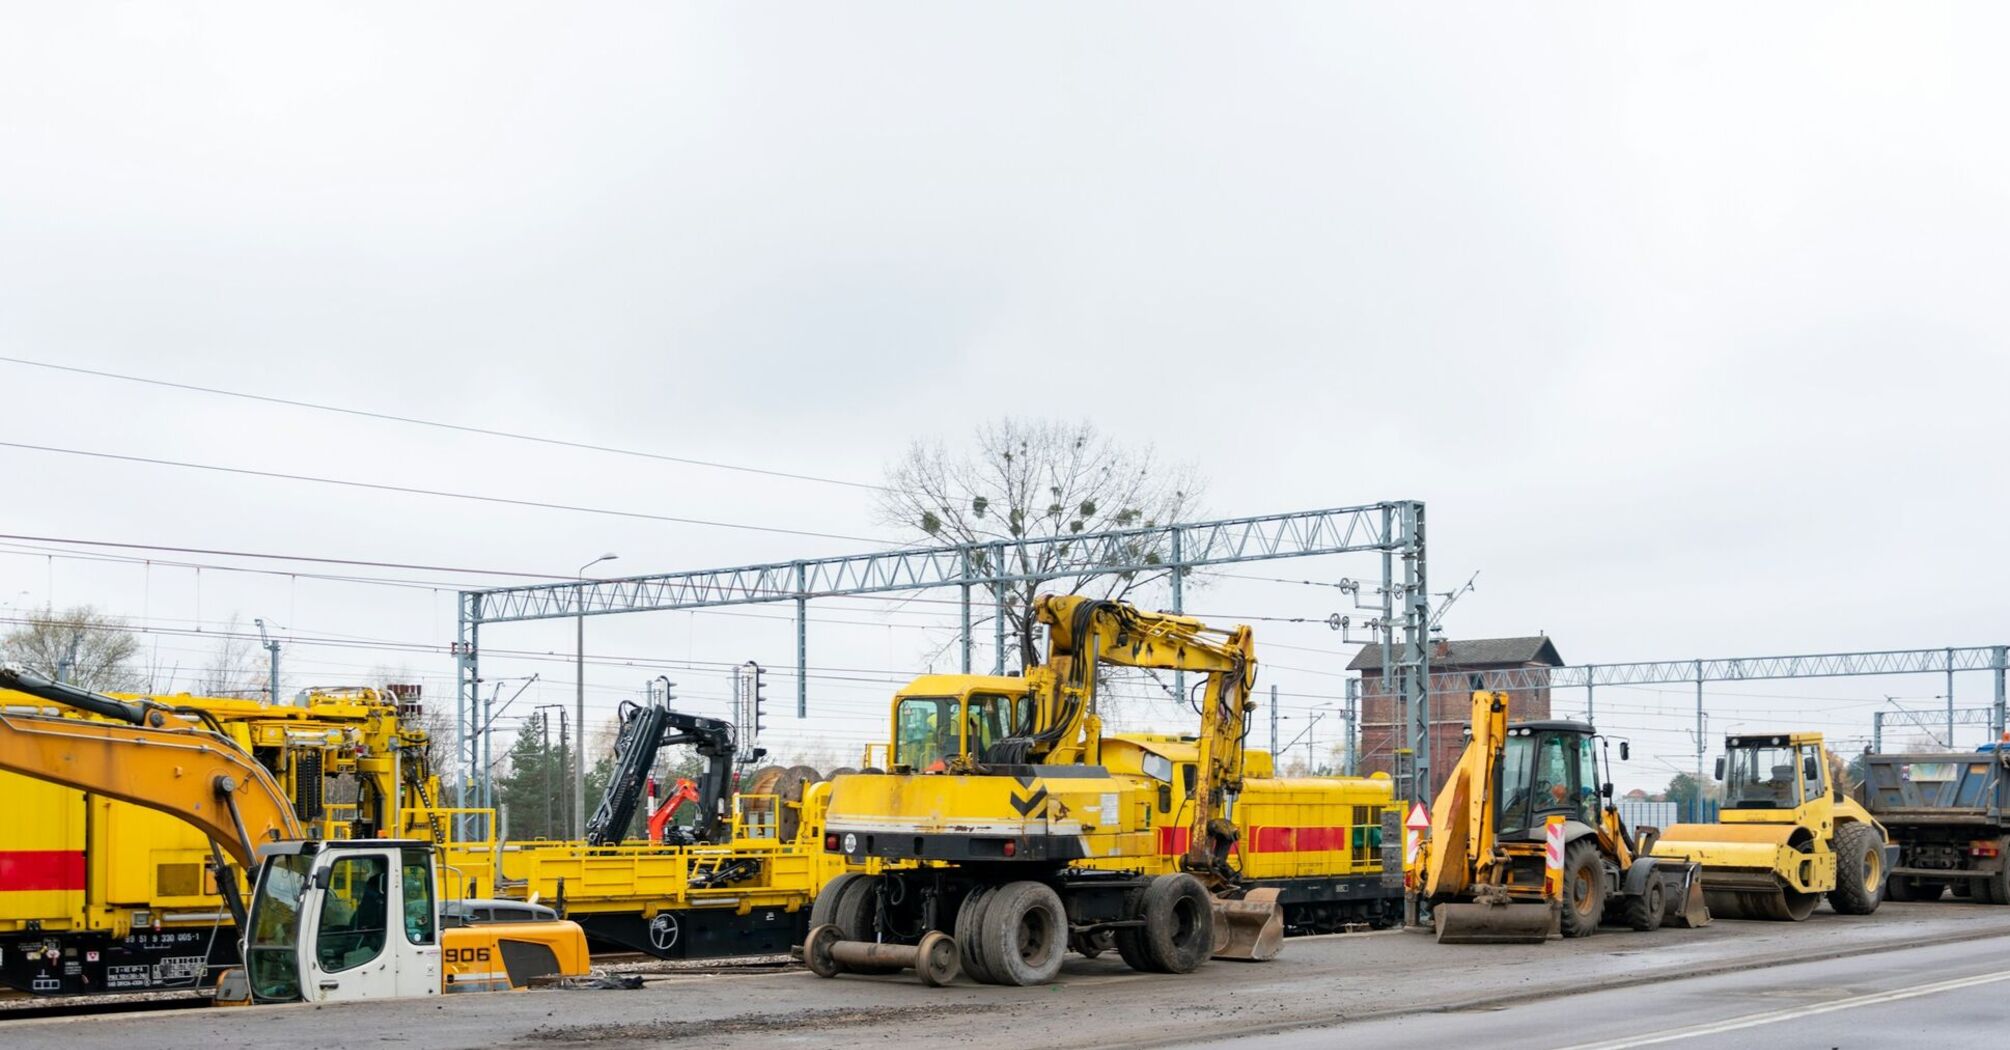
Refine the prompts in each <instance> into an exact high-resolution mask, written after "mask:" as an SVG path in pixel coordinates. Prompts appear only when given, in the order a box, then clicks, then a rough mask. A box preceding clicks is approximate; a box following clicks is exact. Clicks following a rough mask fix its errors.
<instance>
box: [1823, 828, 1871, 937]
mask: <svg viewBox="0 0 2010 1050" xmlns="http://www.w3.org/2000/svg"><path fill="white" fill-rule="evenodd" d="M1835 842H1836V888H1835V889H1833V890H1830V891H1829V907H1831V908H1834V909H1835V910H1836V911H1837V912H1840V913H1841V914H1843V915H1869V914H1870V913H1871V912H1874V911H1876V910H1877V905H1878V902H1879V901H1880V900H1882V899H1883V891H1884V836H1882V835H1879V834H1878V833H1877V829H1876V828H1873V827H1871V826H1869V825H1867V824H1855V823H1852V824H1845V825H1843V826H1842V828H1841V829H1840V830H1838V831H1837V832H1836V839H1835Z"/></svg>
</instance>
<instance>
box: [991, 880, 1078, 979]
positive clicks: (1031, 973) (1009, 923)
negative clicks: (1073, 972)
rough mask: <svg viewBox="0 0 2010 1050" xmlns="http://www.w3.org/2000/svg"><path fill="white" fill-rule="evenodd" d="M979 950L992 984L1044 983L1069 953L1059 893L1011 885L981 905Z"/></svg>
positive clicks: (1038, 886) (1037, 886)
mask: <svg viewBox="0 0 2010 1050" xmlns="http://www.w3.org/2000/svg"><path fill="white" fill-rule="evenodd" d="M977 930H978V939H977V951H978V955H979V957H980V958H982V959H983V960H984V969H985V971H986V972H987V973H989V974H990V975H991V980H992V982H993V983H996V984H1016V985H1027V984H1046V983H1047V982H1048V981H1051V980H1053V979H1054V975H1055V974H1057V973H1060V972H1061V957H1062V956H1064V955H1066V954H1068V914H1067V912H1066V911H1064V910H1063V909H1062V907H1061V895H1060V894H1058V893H1055V892H1054V890H1053V888H1052V887H1050V886H1048V885H1046V884H1045V883H1040V882H1014V883H1011V884H1010V885H1007V886H1006V887H1005V888H1003V889H1001V890H999V891H998V893H997V895H996V896H994V897H992V898H991V900H990V902H989V903H987V904H986V905H985V906H984V916H983V918H981V919H979V920H978V923H977Z"/></svg>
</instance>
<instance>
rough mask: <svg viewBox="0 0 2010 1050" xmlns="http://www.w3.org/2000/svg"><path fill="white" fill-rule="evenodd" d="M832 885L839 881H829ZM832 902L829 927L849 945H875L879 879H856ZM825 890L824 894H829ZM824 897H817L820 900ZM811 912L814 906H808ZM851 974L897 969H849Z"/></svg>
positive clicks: (844, 887)
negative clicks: (862, 943)
mask: <svg viewBox="0 0 2010 1050" xmlns="http://www.w3.org/2000/svg"><path fill="white" fill-rule="evenodd" d="M831 881H832V882H836V881H838V880H836V879H832V880H831ZM839 891H840V892H839V893H837V894H836V895H835V897H834V899H833V900H832V902H831V913H830V921H831V925H833V926H836V927H837V928H838V932H839V933H840V934H842V935H843V936H844V939H845V940H848V941H877V940H879V939H880V936H879V892H878V891H879V878H878V877H877V876H873V875H858V876H856V877H854V878H853V879H852V880H851V881H849V882H846V883H845V884H844V885H843V886H841V887H839ZM829 892H830V890H829V888H828V887H826V888H825V890H824V893H829ZM824 893H819V894H817V897H818V898H819V899H821V898H822V897H823V896H824ZM810 910H811V911H812V912H814V911H815V910H816V905H814V904H812V905H810ZM846 969H848V970H849V971H850V972H852V973H866V974H873V973H899V972H900V967H898V966H849V967H846Z"/></svg>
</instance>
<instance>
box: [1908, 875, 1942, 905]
mask: <svg viewBox="0 0 2010 1050" xmlns="http://www.w3.org/2000/svg"><path fill="white" fill-rule="evenodd" d="M1946 892H1947V884H1946V883H1944V882H1932V881H1930V880H1927V879H1920V880H1918V881H1917V882H1914V883H1913V884H1912V899H1913V900H1916V901H1937V900H1939V899H1940V895H1941V894H1943V893H1946Z"/></svg>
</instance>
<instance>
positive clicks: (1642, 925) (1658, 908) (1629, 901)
mask: <svg viewBox="0 0 2010 1050" xmlns="http://www.w3.org/2000/svg"><path fill="white" fill-rule="evenodd" d="M1662 893H1663V891H1662V889H1661V875H1660V873H1658V872H1657V873H1655V874H1653V875H1650V876H1648V878H1647V888H1646V889H1643V890H1641V891H1640V892H1639V893H1638V894H1635V895H1634V896H1631V897H1628V898H1626V925H1627V927H1628V928H1630V929H1635V930H1639V931H1640V932H1641V933H1652V932H1653V931H1655V930H1658V929H1660V928H1661V916H1662V908H1663V906H1664V905H1665V904H1666V903H1667V898H1666V897H1664V896H1663V895H1662Z"/></svg>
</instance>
